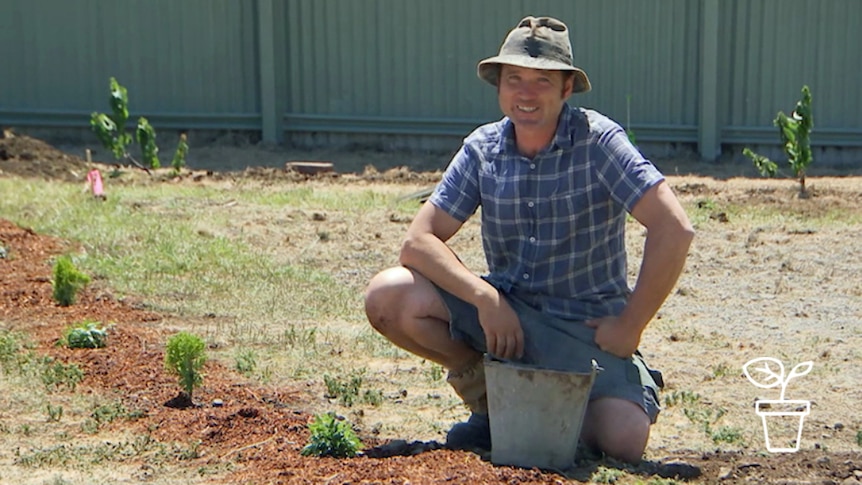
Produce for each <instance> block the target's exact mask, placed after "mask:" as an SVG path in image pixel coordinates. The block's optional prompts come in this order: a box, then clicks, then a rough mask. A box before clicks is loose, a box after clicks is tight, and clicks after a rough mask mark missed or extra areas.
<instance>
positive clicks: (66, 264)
mask: <svg viewBox="0 0 862 485" xmlns="http://www.w3.org/2000/svg"><path fill="white" fill-rule="evenodd" d="M88 283H90V277H89V276H87V275H85V274H84V273H81V272H80V271H78V268H76V267H75V264H74V263H73V262H72V258H71V257H69V256H67V255H64V256H60V257H59V258H57V262H56V263H55V264H54V281H53V283H52V284H53V288H54V300H56V301H57V303H59V304H60V306H69V305H72V304H73V303H75V297H76V295H77V294H78V290H80V289H82V288H83V287H84V286H86V285H87V284H88Z"/></svg>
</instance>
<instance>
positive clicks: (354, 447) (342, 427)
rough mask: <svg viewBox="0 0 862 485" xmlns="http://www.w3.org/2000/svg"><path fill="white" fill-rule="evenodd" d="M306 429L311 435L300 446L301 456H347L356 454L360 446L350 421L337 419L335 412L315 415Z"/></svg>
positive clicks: (360, 443)
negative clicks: (302, 445) (303, 444)
mask: <svg viewBox="0 0 862 485" xmlns="http://www.w3.org/2000/svg"><path fill="white" fill-rule="evenodd" d="M308 429H309V430H310V431H311V437H310V438H309V443H308V444H307V445H305V447H303V448H302V455H303V456H309V455H313V456H332V457H335V458H347V457H352V456H356V452H357V451H359V448H360V447H361V446H362V442H361V441H359V438H358V437H357V436H356V433H355V432H354V431H353V428H351V426H350V423H348V422H347V421H344V420H339V419H338V418H337V417H336V416H335V413H331V412H330V413H326V414H318V415H316V416H315V417H314V422H312V423H311V424H310V425H309V426H308Z"/></svg>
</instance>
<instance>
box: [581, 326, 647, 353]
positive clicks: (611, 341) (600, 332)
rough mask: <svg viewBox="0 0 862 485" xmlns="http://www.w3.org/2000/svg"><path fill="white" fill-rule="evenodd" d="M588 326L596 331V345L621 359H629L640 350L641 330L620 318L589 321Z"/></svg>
mask: <svg viewBox="0 0 862 485" xmlns="http://www.w3.org/2000/svg"><path fill="white" fill-rule="evenodd" d="M586 325H587V326H588V327H590V328H594V329H596V337H595V341H596V345H598V346H599V348H600V349H602V350H604V351H605V352H608V353H610V354H613V355H616V356H617V357H619V358H621V359H627V358H629V357H631V356H632V354H634V353H635V350H637V349H638V344H640V340H641V330H640V329H637V328H633V327H632V326H631V325H629V324H627V323H626V322H625V321H623V320H622V319H621V318H620V317H604V318H596V319H595V320H587V322H586Z"/></svg>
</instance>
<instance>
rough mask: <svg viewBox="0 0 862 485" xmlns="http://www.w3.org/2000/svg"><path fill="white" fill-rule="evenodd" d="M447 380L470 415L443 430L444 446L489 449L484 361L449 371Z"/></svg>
mask: <svg viewBox="0 0 862 485" xmlns="http://www.w3.org/2000/svg"><path fill="white" fill-rule="evenodd" d="M446 382H448V383H449V385H451V386H452V389H454V390H455V393H456V394H458V396H459V397H460V398H461V399H463V400H464V403H465V404H466V405H467V407H468V408H470V412H471V414H470V419H468V420H467V421H466V422H463V423H457V424H456V425H455V426H452V429H450V430H449V432H448V433H446V447H447V448H450V449H453V450H472V449H477V448H479V449H482V450H490V449H491V425H490V421H489V420H488V394H487V393H486V391H485V364H484V363H483V362H482V358H481V357H480V358H479V359H478V360H476V361H475V362H473V363H472V364H470V365H468V366H467V367H465V368H464V369H461V370H459V371H453V370H450V371H449V375H448V376H447V377H446Z"/></svg>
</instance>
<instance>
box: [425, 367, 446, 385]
mask: <svg viewBox="0 0 862 485" xmlns="http://www.w3.org/2000/svg"><path fill="white" fill-rule="evenodd" d="M425 375H426V376H427V377H428V380H430V381H431V382H437V381H439V380H441V379H443V366H442V365H438V364H431V367H429V368H427V369H425Z"/></svg>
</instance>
